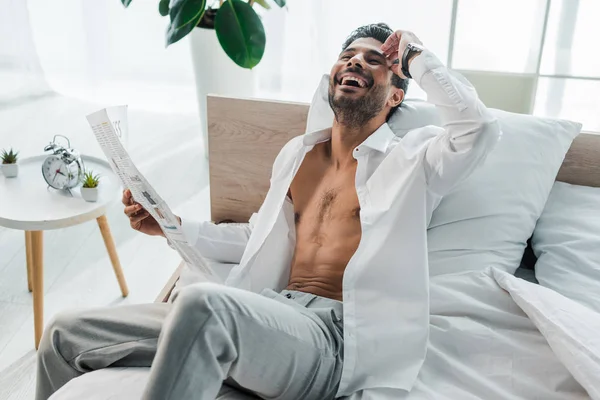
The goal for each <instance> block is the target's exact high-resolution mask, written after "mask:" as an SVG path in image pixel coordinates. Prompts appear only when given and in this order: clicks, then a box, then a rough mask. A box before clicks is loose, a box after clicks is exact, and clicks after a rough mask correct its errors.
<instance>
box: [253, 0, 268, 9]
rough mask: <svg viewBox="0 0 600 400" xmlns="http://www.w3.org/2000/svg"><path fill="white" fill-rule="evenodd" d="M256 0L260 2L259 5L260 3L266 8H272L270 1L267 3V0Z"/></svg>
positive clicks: (257, 2)
mask: <svg viewBox="0 0 600 400" xmlns="http://www.w3.org/2000/svg"><path fill="white" fill-rule="evenodd" d="M254 2H255V3H256V4H258V5H260V6H261V7H262V8H264V9H265V10H270V9H271V6H270V5H269V3H267V1H266V0H254Z"/></svg>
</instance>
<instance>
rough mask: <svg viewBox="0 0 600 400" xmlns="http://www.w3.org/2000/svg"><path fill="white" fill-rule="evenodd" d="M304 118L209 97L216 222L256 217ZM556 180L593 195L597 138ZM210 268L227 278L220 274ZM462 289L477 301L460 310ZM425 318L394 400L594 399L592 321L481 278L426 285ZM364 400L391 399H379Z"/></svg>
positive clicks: (64, 393)
mask: <svg viewBox="0 0 600 400" xmlns="http://www.w3.org/2000/svg"><path fill="white" fill-rule="evenodd" d="M308 111H309V107H308V105H307V104H298V103H286V102H274V101H264V100H247V99H236V98H227V97H219V96H209V98H208V133H209V166H210V185H211V191H210V196H211V215H212V219H213V220H214V221H233V222H241V223H243V222H247V221H248V219H249V218H250V216H251V215H252V213H254V212H256V211H257V210H258V208H259V206H260V204H261V203H262V201H263V199H264V196H265V194H266V192H267V190H268V187H269V176H270V173H271V167H272V163H273V160H274V159H275V156H276V155H277V153H278V151H279V149H280V148H281V147H282V146H283V145H284V144H285V143H286V142H287V141H288V140H289V139H291V138H292V137H294V136H297V135H301V134H303V133H304V130H305V126H306V119H307V115H308ZM557 180H559V181H564V182H568V183H572V184H575V185H584V186H594V187H600V136H595V135H592V134H586V133H582V134H580V135H579V136H578V137H577V138H576V139H575V141H574V142H573V144H572V146H571V148H570V150H569V152H568V153H567V156H566V158H565V160H564V162H563V164H562V167H561V169H560V171H559V173H558V176H557ZM599 234H600V233H599ZM215 267H216V268H217V270H218V272H220V273H221V274H223V275H224V274H226V272H227V266H215ZM184 271H185V266H184V265H183V264H182V265H180V266H179V267H178V268H177V270H176V272H175V274H174V275H173V276H172V277H171V279H170V280H169V282H167V284H166V285H165V288H164V289H163V291H161V293H160V294H159V295H158V297H157V301H168V300H169V297H170V295H171V294H172V291H173V289H174V288H175V286H176V283H177V282H178V280H179V279H180V274H181V273H182V272H184ZM186 279H188V280H189V279H190V278H189V277H188V278H186ZM180 283H181V282H180ZM187 283H189V282H187ZM466 286H468V287H469V288H471V289H470V290H472V291H475V292H476V293H479V294H480V297H479V298H480V299H483V300H481V301H478V302H472V301H471V302H469V305H468V307H466V306H464V305H463V304H461V298H462V296H463V293H464V288H465V287H466ZM457 309H460V313H457V312H456V310H457ZM431 310H432V312H431V314H432V316H431V337H430V342H431V343H430V346H429V348H428V354H427V358H426V360H425V363H424V365H423V368H422V371H421V373H420V375H419V378H418V380H417V382H416V384H415V387H414V389H413V390H412V391H411V392H410V393H406V394H405V395H404V396H403V397H402V398H405V399H410V400H421V399H478V398H486V399H518V398H533V397H535V398H543V399H557V400H558V399H588V398H593V399H600V378H598V377H600V340H599V339H598V335H597V334H596V332H600V314H597V313H594V312H592V311H591V310H589V309H586V308H585V307H581V306H579V305H578V304H576V303H574V302H572V301H569V300H568V299H566V298H563V297H561V296H560V295H558V294H556V293H553V292H551V291H549V290H547V289H546V288H543V287H540V286H539V285H534V284H532V283H530V282H528V281H526V280H523V279H518V278H515V277H514V276H512V275H509V274H506V273H505V272H502V271H497V270H493V269H487V268H486V269H483V270H481V271H479V272H476V273H473V272H469V273H465V274H452V275H448V276H440V277H435V279H432V282H431ZM515 354H516V355H517V356H515ZM148 371H149V369H148V368H108V369H105V370H101V371H96V372H93V373H89V374H86V375H84V376H82V377H79V378H77V379H74V380H73V381H71V382H70V383H68V384H67V385H66V386H64V387H63V388H62V389H61V390H59V391H58V392H57V393H56V394H55V395H54V396H53V397H52V399H53V400H70V399H80V398H87V399H88V400H101V399H136V398H140V396H141V393H142V390H143V387H144V384H145V382H146V379H147V376H148ZM549 377H550V378H549ZM549 381H550V382H553V383H552V384H551V385H548V384H547V382H549ZM596 381H598V382H596ZM355 397H356V399H360V398H361V397H360V395H357V396H355ZM249 398H254V397H251V396H249V395H247V394H244V393H241V392H238V391H236V390H233V389H227V390H226V391H224V392H223V393H222V394H221V395H220V397H219V400H230V399H231V400H234V399H249ZM363 398H364V399H366V398H369V399H370V398H373V399H375V398H376V399H386V398H390V397H389V396H386V395H385V393H382V394H381V396H379V397H363ZM353 400H354V399H353Z"/></svg>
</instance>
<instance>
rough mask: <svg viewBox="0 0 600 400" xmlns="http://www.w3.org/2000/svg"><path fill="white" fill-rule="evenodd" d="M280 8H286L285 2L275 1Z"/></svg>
mask: <svg viewBox="0 0 600 400" xmlns="http://www.w3.org/2000/svg"><path fill="white" fill-rule="evenodd" d="M273 1H274V2H275V3H276V4H277V5H278V6H279V7H282V8H283V7H285V0H273Z"/></svg>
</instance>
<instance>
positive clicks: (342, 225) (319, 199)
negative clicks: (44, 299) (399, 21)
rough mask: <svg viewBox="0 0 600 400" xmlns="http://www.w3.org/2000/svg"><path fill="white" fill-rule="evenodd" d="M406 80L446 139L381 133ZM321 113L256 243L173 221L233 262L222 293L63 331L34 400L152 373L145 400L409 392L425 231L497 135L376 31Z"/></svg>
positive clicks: (82, 319) (67, 320) (143, 218)
mask: <svg viewBox="0 0 600 400" xmlns="http://www.w3.org/2000/svg"><path fill="white" fill-rule="evenodd" d="M409 75H411V76H412V78H413V79H414V80H415V81H416V82H417V83H418V84H419V85H420V86H421V87H422V88H423V90H425V92H427V94H428V99H429V101H430V102H432V103H434V104H435V105H436V106H437V107H438V109H439V111H440V114H441V117H442V120H443V121H444V128H437V127H426V128H422V129H418V130H415V131H412V132H409V133H408V134H407V135H406V136H405V137H404V138H403V139H399V138H398V137H396V136H395V135H394V134H393V133H392V131H391V130H390V128H389V126H388V125H387V123H386V120H387V118H388V117H389V116H390V115H391V113H392V112H393V111H394V110H395V109H396V108H397V107H398V106H399V105H400V104H401V103H402V100H403V99H404V94H405V90H406V87H407V78H408V77H409ZM329 102H330V105H331V107H332V109H333V111H334V114H335V120H334V121H333V127H332V128H331V129H327V130H323V131H319V132H312V133H308V134H306V135H303V136H300V137H297V138H294V139H293V140H291V141H290V142H289V143H288V144H287V145H286V146H285V147H284V148H283V149H282V150H281V152H280V154H279V156H278V157H277V159H276V161H275V163H274V165H273V174H272V178H271V188H270V189H269V192H268V194H267V197H266V199H265V202H264V203H263V205H262V207H261V209H260V211H259V212H258V215H257V216H256V220H255V221H254V228H253V229H252V230H250V229H249V228H238V227H233V226H226V225H225V226H223V225H219V226H217V225H214V224H211V223H206V222H205V223H194V222H191V221H188V220H186V219H183V221H182V227H183V229H184V231H185V235H186V237H187V239H188V241H190V243H193V244H194V245H195V246H197V247H198V249H199V250H200V251H201V252H202V253H203V254H204V255H205V256H206V257H208V258H215V259H218V260H221V261H229V262H236V263H239V266H238V267H235V268H234V269H233V270H232V271H231V273H230V275H229V277H228V279H227V281H226V286H224V285H214V284H197V285H192V286H190V287H188V288H186V289H184V290H183V291H182V292H181V294H180V295H179V296H178V298H177V299H175V301H174V303H173V304H151V305H140V306H128V307H120V308H113V309H108V310H98V311H89V312H84V313H77V314H74V315H69V314H66V315H62V316H59V317H58V318H57V319H56V320H55V321H54V322H53V324H51V326H50V327H49V328H48V329H47V330H46V333H45V335H44V338H43V339H42V343H41V346H40V353H39V354H40V355H39V373H38V393H37V398H38V399H45V398H47V397H48V396H49V395H50V394H51V393H53V392H54V391H56V390H57V389H58V388H60V387H61V386H62V385H63V384H65V383H66V382H67V381H68V380H69V379H72V378H74V377H76V376H78V375H80V374H82V373H84V372H87V371H91V370H94V369H98V368H104V367H109V366H150V365H152V368H151V373H150V379H149V382H148V385H147V387H146V389H145V393H144V398H145V399H161V400H164V399H214V398H215V397H216V396H217V394H218V392H219V390H220V388H221V385H222V383H223V381H224V382H225V385H226V386H234V387H236V388H239V389H241V390H244V391H246V392H249V393H251V394H253V395H256V396H259V397H260V398H268V399H285V400H293V399H318V400H323V399H334V398H336V397H339V396H345V395H351V394H353V393H357V394H358V395H363V398H394V391H397V390H410V388H411V386H412V384H413V382H414V380H415V379H416V376H417V374H418V371H419V369H420V366H421V364H422V362H423V359H424V356H425V351H426V345H427V337H428V336H427V335H428V312H429V303H428V269H427V247H426V246H427V245H426V228H427V224H428V221H429V219H430V217H431V213H432V210H433V209H434V208H435V207H436V206H437V204H438V203H439V200H440V198H441V196H443V195H444V194H445V193H447V192H448V191H449V190H450V189H451V188H452V187H453V186H454V185H455V184H456V183H457V182H458V181H460V180H461V179H463V178H464V177H466V176H467V175H468V174H469V173H470V172H471V171H472V170H473V169H474V168H475V167H476V166H477V165H479V164H481V162H482V161H483V160H484V159H485V157H486V155H487V153H488V152H489V151H490V150H491V149H492V148H493V146H494V144H495V143H496V141H497V139H498V137H499V133H500V132H499V128H498V124H497V122H496V121H495V119H494V118H493V117H492V116H491V115H490V114H489V112H488V111H487V110H486V108H485V107H484V106H483V104H482V103H481V102H480V101H479V100H478V99H477V96H476V93H475V91H474V90H473V88H472V87H471V86H470V85H469V84H468V82H466V81H465V80H464V78H462V77H460V76H457V75H455V74H453V73H452V72H451V71H448V70H447V69H446V68H445V67H444V66H443V65H442V64H441V62H440V61H439V60H438V59H437V58H436V57H435V56H434V55H433V54H432V53H430V52H429V51H427V50H424V48H423V47H422V46H421V42H420V41H419V40H418V39H417V37H416V36H415V35H414V34H412V33H411V32H403V31H397V32H392V30H391V29H389V27H387V25H384V24H375V25H368V26H365V27H361V28H359V29H358V30H356V31H355V32H353V34H352V35H351V36H350V37H349V38H348V40H347V42H346V43H345V44H344V46H343V51H342V53H341V54H340V55H339V59H338V61H337V62H336V63H335V65H334V66H333V68H332V70H331V81H330V84H329ZM123 202H124V203H125V205H126V207H125V213H126V214H127V215H128V216H129V218H130V221H131V225H132V227H133V228H135V229H137V230H140V231H142V232H144V233H147V234H152V235H160V234H161V231H160V228H159V227H158V225H157V223H156V221H154V220H153V219H152V218H151V217H149V215H148V213H147V212H146V211H145V210H143V209H141V208H140V206H139V205H138V204H136V203H135V202H134V201H133V200H132V199H131V195H130V193H129V192H125V193H124V198H123ZM240 289H246V290H240ZM278 292H279V293H278ZM257 293H260V294H257ZM157 339H158V340H157Z"/></svg>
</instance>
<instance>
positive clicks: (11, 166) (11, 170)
mask: <svg viewBox="0 0 600 400" xmlns="http://www.w3.org/2000/svg"><path fill="white" fill-rule="evenodd" d="M0 158H2V173H4V176H6V177H7V178H14V177H16V176H17V175H19V165H18V164H17V160H18V159H19V152H18V151H17V152H15V151H14V150H13V149H10V150H9V151H6V150H2V154H0Z"/></svg>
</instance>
